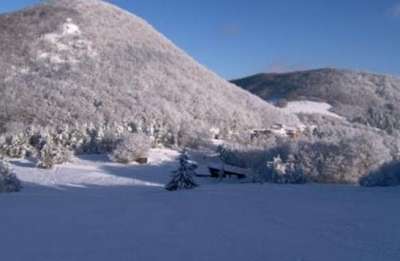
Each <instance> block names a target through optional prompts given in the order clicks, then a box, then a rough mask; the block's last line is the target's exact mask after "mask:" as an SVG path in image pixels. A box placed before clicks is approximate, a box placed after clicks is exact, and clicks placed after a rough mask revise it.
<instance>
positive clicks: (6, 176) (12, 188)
mask: <svg viewBox="0 0 400 261" xmlns="http://www.w3.org/2000/svg"><path fill="white" fill-rule="evenodd" d="M21 188H22V185H21V182H20V181H19V179H18V178H17V176H16V175H15V173H14V172H13V171H12V169H11V167H10V165H9V164H8V163H7V162H6V161H4V160H2V159H0V193H1V192H17V191H20V190H21Z"/></svg>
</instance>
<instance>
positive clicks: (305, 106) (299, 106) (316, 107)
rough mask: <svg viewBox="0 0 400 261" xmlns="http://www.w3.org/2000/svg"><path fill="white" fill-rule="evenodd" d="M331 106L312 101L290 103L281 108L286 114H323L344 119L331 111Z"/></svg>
mask: <svg viewBox="0 0 400 261" xmlns="http://www.w3.org/2000/svg"><path fill="white" fill-rule="evenodd" d="M331 109H332V106H331V105H330V104H328V103H325V102H314V101H292V102H289V103H288V105H287V106H286V107H285V108H281V110H282V111H284V112H286V113H295V114H299V113H304V114H313V113H315V114H323V115H327V116H331V117H335V118H340V119H344V118H343V117H342V116H340V115H338V114H336V113H333V112H332V111H331Z"/></svg>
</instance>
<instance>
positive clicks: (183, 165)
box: [165, 150, 198, 191]
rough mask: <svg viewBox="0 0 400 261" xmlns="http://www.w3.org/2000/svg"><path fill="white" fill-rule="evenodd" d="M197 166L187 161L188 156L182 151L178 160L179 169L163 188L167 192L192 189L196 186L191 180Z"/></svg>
mask: <svg viewBox="0 0 400 261" xmlns="http://www.w3.org/2000/svg"><path fill="white" fill-rule="evenodd" d="M196 168H197V166H196V165H195V164H193V163H191V162H190V161H189V156H188V154H187V152H186V150H184V151H183V152H182V155H181V156H180V158H179V168H178V169H177V170H175V171H174V172H173V173H174V175H173V177H172V180H171V181H170V182H169V183H168V184H167V185H166V186H165V189H166V190H168V191H176V190H180V189H193V188H195V187H197V186H198V185H197V184H196V182H195V181H194V180H193V176H194V175H195V169H196Z"/></svg>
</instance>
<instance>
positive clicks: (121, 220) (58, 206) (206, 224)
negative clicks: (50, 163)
mask: <svg viewBox="0 0 400 261" xmlns="http://www.w3.org/2000/svg"><path fill="white" fill-rule="evenodd" d="M177 156H178V154H177V153H176V152H175V151H170V150H153V151H152V152H151V157H150V164H149V165H147V166H140V165H129V166H124V165H119V164H114V163H111V162H109V161H108V160H107V158H106V157H105V156H103V157H100V156H86V157H84V158H79V159H75V160H74V162H72V163H70V164H66V165H63V166H59V167H58V168H56V169H55V170H52V171H46V170H37V169H35V168H33V166H34V163H32V162H29V161H14V162H13V166H14V168H15V170H16V172H17V174H18V176H19V177H20V178H21V179H22V180H23V181H24V185H25V189H24V190H23V191H22V192H20V193H12V194H1V195H0V209H1V212H0V250H1V260H7V261H20V260H29V261H47V260H49V261H54V260H57V261H71V260H74V261H81V260H82V261H83V260H84V261H89V260H96V261H103V260H104V261H109V260H129V261H131V260H151V261H157V260H185V261H191V260H218V261H222V260H229V261H235V260H240V261H243V260H251V261H257V260H260V261H265V260H282V261H285V260H287V261H289V260H290V261H300V260H302V261H312V260H315V261H320V260H324V261H330V260H332V261H337V260H341V261H346V260H348V261H357V260H360V261H369V260H370V261H380V260H382V261H383V260H385V261H392V260H393V261H398V260H399V257H400V244H399V242H400V226H399V225H400V221H399V220H400V219H399V217H400V210H399V208H398V206H399V204H400V189H399V188H373V189H367V188H360V187H352V186H331V185H305V186H295V185H285V186H280V185H271V184H263V185H261V184H239V183H238V182H237V181H236V180H235V179H232V180H231V181H230V182H224V183H220V182H218V181H216V180H211V179H207V178H206V179H197V180H198V181H199V182H200V183H201V186H200V187H199V188H198V189H195V190H191V191H181V192H167V191H165V190H164V189H163V188H162V187H160V185H162V184H165V183H166V182H167V181H168V180H169V175H170V174H169V173H170V171H171V170H173V169H174V168H175V167H176V157H177ZM196 161H197V162H199V164H204V163H206V162H207V158H205V157H202V156H200V154H199V155H197V156H196Z"/></svg>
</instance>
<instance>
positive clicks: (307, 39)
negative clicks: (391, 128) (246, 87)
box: [0, 0, 400, 79]
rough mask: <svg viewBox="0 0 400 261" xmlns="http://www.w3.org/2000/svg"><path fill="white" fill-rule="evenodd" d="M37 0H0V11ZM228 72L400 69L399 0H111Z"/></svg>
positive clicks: (197, 56) (208, 63)
mask: <svg viewBox="0 0 400 261" xmlns="http://www.w3.org/2000/svg"><path fill="white" fill-rule="evenodd" d="M35 2H39V1H37V0H13V1H1V3H0V12H6V11H11V10H16V9H18V8H21V7H24V6H29V5H31V4H33V3H35ZM111 2H112V3H114V4H116V5H118V6H120V7H122V8H124V9H127V10H129V11H131V12H133V13H135V14H137V15H139V16H141V17H143V18H145V19H146V20H147V21H149V22H150V23H151V24H153V26H155V27H156V28H157V29H158V30H159V31H161V32H162V33H163V34H165V35H166V36H167V37H168V38H170V39H171V40H172V41H173V42H175V43H176V44H177V45H178V46H179V47H181V48H182V49H184V50H185V51H186V52H188V53H189V54H190V55H192V56H193V57H194V58H195V59H197V60H198V61H199V62H201V63H202V64H204V65H206V66H207V67H209V68H210V69H212V70H214V71H216V72H217V73H218V74H220V75H222V76H223V77H225V78H228V79H232V78H238V77H242V76H246V75H249V74H254V73H258V72H271V71H274V72H282V71H290V70H302V69H309V68H318V67H340V68H350V69H357V70H366V71H373V72H380V73H388V74H395V75H400V0H367V1H366V0H335V1H331V0H307V1H297V0H201V1H200V0H111Z"/></svg>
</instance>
